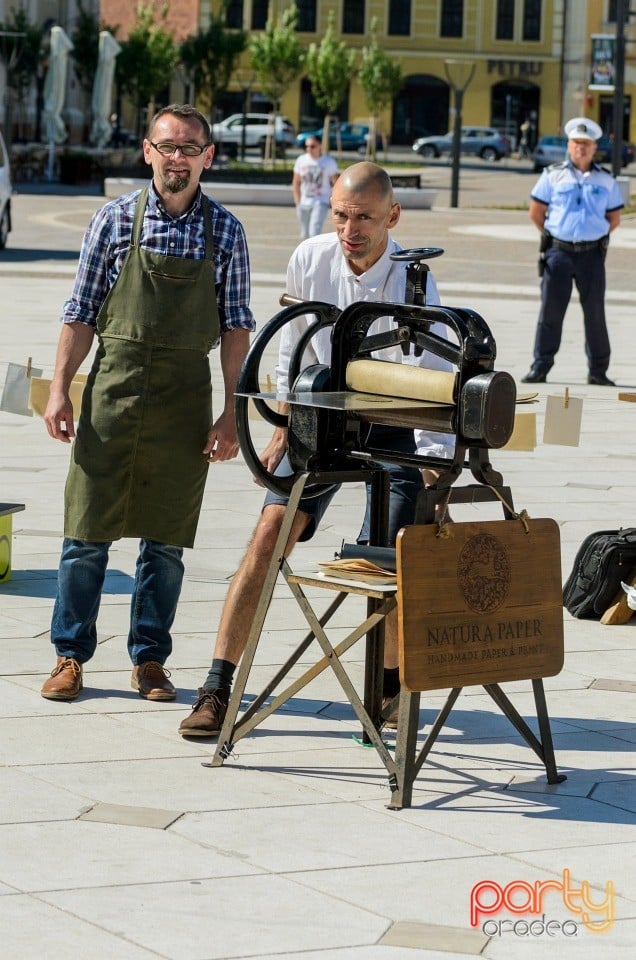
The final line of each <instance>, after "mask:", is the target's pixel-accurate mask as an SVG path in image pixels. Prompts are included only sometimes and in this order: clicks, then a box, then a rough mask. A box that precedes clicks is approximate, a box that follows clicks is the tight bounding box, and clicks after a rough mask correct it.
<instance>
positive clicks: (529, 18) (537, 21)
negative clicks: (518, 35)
mask: <svg viewBox="0 0 636 960" xmlns="http://www.w3.org/2000/svg"><path fill="white" fill-rule="evenodd" d="M523 39H524V40H540V39H541V0H525V3H524V5H523Z"/></svg>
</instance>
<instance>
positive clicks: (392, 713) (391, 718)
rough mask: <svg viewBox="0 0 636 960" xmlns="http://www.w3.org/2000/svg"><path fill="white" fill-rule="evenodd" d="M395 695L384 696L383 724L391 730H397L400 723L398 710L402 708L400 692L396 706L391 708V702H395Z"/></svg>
mask: <svg viewBox="0 0 636 960" xmlns="http://www.w3.org/2000/svg"><path fill="white" fill-rule="evenodd" d="M394 699H395V698H394V697H382V720H383V723H382V726H383V727H388V729H389V730H397V725H398V712H399V710H400V698H399V694H398V697H397V700H396V703H395V707H394V709H393V710H391V704H392V703H393V700H394Z"/></svg>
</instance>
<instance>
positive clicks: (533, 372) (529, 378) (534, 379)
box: [521, 367, 548, 383]
mask: <svg viewBox="0 0 636 960" xmlns="http://www.w3.org/2000/svg"><path fill="white" fill-rule="evenodd" d="M547 375H548V371H547V370H541V369H539V368H537V367H532V368H531V369H530V370H528V372H527V373H526V375H525V377H522V378H521V382H522V383H545V381H546V377H547Z"/></svg>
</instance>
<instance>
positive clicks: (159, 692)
mask: <svg viewBox="0 0 636 960" xmlns="http://www.w3.org/2000/svg"><path fill="white" fill-rule="evenodd" d="M169 676H170V671H169V670H166V669H165V668H164V667H163V665H162V664H161V663H157V661H156V660H146V661H145V662H144V663H140V664H139V665H138V666H136V667H133V672H132V673H131V675H130V686H131V687H132V688H133V690H138V691H139V696H140V697H144V698H145V699H146V700H174V698H175V697H176V695H177V691H176V690H175V688H174V686H173V684H171V683H170V681H169V680H168V677H169Z"/></svg>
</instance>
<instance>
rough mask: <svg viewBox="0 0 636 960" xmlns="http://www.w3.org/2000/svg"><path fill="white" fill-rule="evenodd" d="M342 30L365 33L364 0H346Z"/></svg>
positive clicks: (343, 9)
mask: <svg viewBox="0 0 636 960" xmlns="http://www.w3.org/2000/svg"><path fill="white" fill-rule="evenodd" d="M342 32H343V33H364V32H365V30H364V0H344V3H343V7H342Z"/></svg>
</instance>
